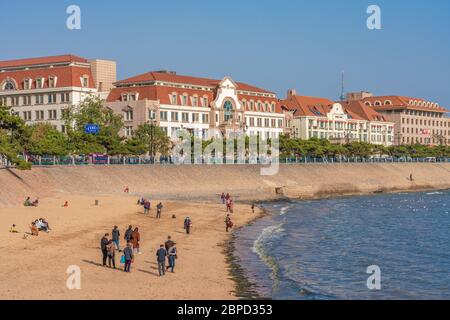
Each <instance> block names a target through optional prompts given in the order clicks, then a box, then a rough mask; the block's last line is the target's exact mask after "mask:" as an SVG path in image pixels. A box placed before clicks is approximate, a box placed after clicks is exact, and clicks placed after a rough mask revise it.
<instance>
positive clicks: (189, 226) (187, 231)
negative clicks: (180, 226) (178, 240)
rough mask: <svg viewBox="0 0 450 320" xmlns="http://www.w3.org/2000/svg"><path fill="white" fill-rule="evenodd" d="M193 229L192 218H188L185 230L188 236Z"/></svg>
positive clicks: (185, 220) (185, 221) (185, 222)
mask: <svg viewBox="0 0 450 320" xmlns="http://www.w3.org/2000/svg"><path fill="white" fill-rule="evenodd" d="M191 227H192V221H191V218H189V217H186V219H184V230H186V233H187V234H190V233H191Z"/></svg>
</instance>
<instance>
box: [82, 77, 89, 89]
mask: <svg viewBox="0 0 450 320" xmlns="http://www.w3.org/2000/svg"><path fill="white" fill-rule="evenodd" d="M81 86H82V87H83V88H87V87H89V77H88V76H83V77H81Z"/></svg>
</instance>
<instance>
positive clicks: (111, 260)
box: [106, 240, 116, 269]
mask: <svg viewBox="0 0 450 320" xmlns="http://www.w3.org/2000/svg"><path fill="white" fill-rule="evenodd" d="M106 251H107V252H108V266H109V267H110V268H111V264H112V268H114V269H115V268H116V247H115V245H114V243H113V241H112V240H109V242H108V245H107V246H106Z"/></svg>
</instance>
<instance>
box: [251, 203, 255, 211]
mask: <svg viewBox="0 0 450 320" xmlns="http://www.w3.org/2000/svg"><path fill="white" fill-rule="evenodd" d="M252 213H255V203H254V202H253V203H252Z"/></svg>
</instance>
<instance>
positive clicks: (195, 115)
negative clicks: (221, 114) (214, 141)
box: [192, 113, 200, 122]
mask: <svg viewBox="0 0 450 320" xmlns="http://www.w3.org/2000/svg"><path fill="white" fill-rule="evenodd" d="M192 122H200V115H199V114H198V113H193V114H192Z"/></svg>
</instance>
